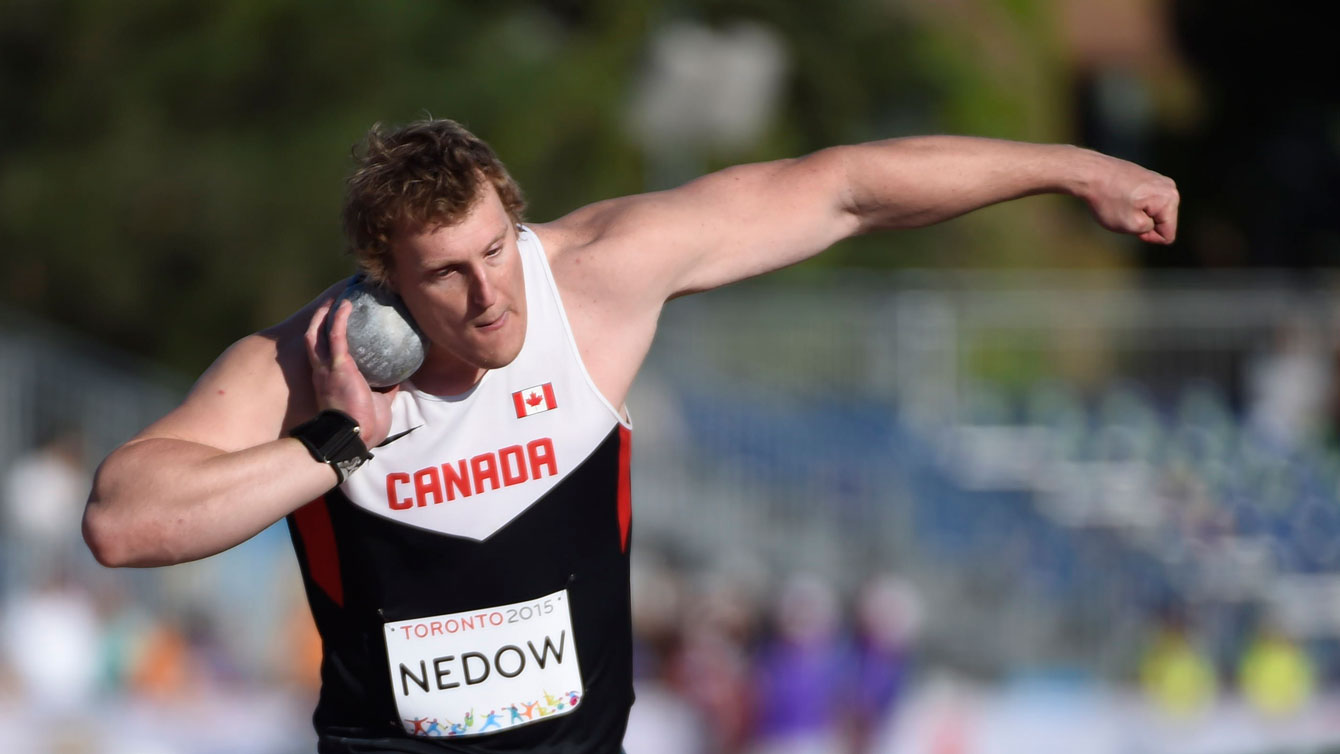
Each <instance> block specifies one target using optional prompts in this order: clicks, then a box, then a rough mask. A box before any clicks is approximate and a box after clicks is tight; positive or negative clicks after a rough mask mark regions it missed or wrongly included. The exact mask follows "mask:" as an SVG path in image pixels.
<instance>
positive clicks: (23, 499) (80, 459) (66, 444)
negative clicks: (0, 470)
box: [3, 430, 92, 589]
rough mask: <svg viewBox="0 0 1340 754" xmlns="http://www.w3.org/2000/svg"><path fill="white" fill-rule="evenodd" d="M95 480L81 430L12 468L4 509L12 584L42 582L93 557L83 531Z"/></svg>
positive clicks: (49, 442) (60, 435)
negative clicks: (81, 521) (82, 520)
mask: <svg viewBox="0 0 1340 754" xmlns="http://www.w3.org/2000/svg"><path fill="white" fill-rule="evenodd" d="M91 484H92V479H91V478H90V476H89V474H88V472H87V471H86V470H85V467H84V453H83V435H82V434H81V433H80V432H78V431H75V430H65V431H61V432H57V433H53V434H52V435H51V436H50V437H48V438H46V439H45V440H43V441H41V442H40V443H39V444H38V446H37V447H36V448H34V449H33V450H32V451H30V452H29V453H27V454H25V455H22V456H20V457H19V458H18V459H17V460H16V461H15V462H14V464H13V465H12V466H10V468H9V472H8V474H7V475H6V477H5V480H4V510H3V514H4V533H5V540H6V541H5V546H4V552H5V555H6V557H5V561H6V565H7V566H8V569H7V570H8V572H9V581H8V584H7V586H9V587H10V588H11V589H12V588H16V587H22V586H25V585H33V584H38V583H42V582H44V581H46V580H47V579H48V578H49V576H50V575H51V574H54V573H62V574H67V575H68V574H70V573H71V569H73V568H74V567H75V566H76V564H77V563H82V562H86V561H87V562H91V561H92V556H90V555H88V553H87V550H86V549H85V548H84V543H83V539H82V538H81V536H80V531H79V519H80V517H81V516H82V515H83V510H84V502H85V501H86V500H87V499H88V491H89V487H90V485H91Z"/></svg>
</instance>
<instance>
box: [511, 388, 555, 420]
mask: <svg viewBox="0 0 1340 754" xmlns="http://www.w3.org/2000/svg"><path fill="white" fill-rule="evenodd" d="M512 403H513V404H515V405H516V418H518V419H524V418H526V417H527V416H534V415H535V414H542V413H544V412H545V411H552V410H554V409H556V408H558V401H555V400H554V383H552V382H546V383H544V384H543V385H536V386H535V387H528V388H526V389H525V390H518V391H516V392H515V393H512Z"/></svg>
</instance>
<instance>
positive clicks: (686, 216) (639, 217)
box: [552, 150, 859, 307]
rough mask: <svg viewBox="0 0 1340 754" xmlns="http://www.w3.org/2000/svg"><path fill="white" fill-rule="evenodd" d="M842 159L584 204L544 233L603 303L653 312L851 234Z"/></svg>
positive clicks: (812, 160) (819, 157) (737, 170)
mask: <svg viewBox="0 0 1340 754" xmlns="http://www.w3.org/2000/svg"><path fill="white" fill-rule="evenodd" d="M842 160H843V157H842V155H841V154H840V153H839V152H837V151H835V150H824V151H821V152H816V153H815V154H812V155H809V156H806V157H802V158H798V159H791V160H778V161H775V162H766V163H757V164H752V165H740V166H737V167H732V168H727V169H725V170H722V171H719V172H716V173H712V174H710V175H707V176H704V177H702V178H699V179H697V180H695V181H692V182H690V183H687V184H685V185H683V186H681V187H679V188H676V189H672V190H669V191H661V192H656V193H650V194H641V195H637V196H631V197H624V198H621V199H614V200H610V201H607V202H601V203H598V204H595V205H591V206H590V207H586V208H583V209H581V210H578V211H577V212H574V213H573V214H571V215H569V216H567V217H565V218H563V219H561V220H559V221H558V222H556V223H553V224H552V226H553V227H554V228H555V229H556V230H558V231H559V232H560V233H562V234H563V235H564V236H565V237H566V238H567V239H569V243H568V244H567V246H566V248H568V249H570V250H571V251H572V253H574V254H577V255H579V256H581V257H582V266H583V267H584V269H585V270H586V275H587V276H588V277H589V279H590V280H591V281H592V282H594V283H595V284H598V285H601V286H603V287H604V288H605V289H606V290H607V291H608V293H609V295H612V296H615V297H620V296H633V297H636V298H637V299H638V300H636V301H634V302H633V303H634V304H635V305H636V304H639V303H643V304H651V305H654V306H657V307H659V305H660V304H661V303H664V302H665V301H666V300H668V299H670V298H674V297H675V296H679V295H683V294H686V293H693V292H697V291H702V290H708V289H711V288H716V287H719V286H722V285H727V284H729V283H733V282H736V281H738V280H743V279H745V278H749V277H753V276H755V275H760V274H763V273H766V272H770V271H772V270H776V269H779V268H782V267H785V266H787V265H791V264H795V263H796V262H799V261H802V260H804V259H807V258H809V257H811V256H814V255H815V254H817V253H819V252H820V251H823V250H824V249H826V248H827V247H828V246H830V245H832V244H833V243H835V242H836V241H838V240H840V239H842V238H845V237H847V236H850V235H852V234H854V233H856V232H857V231H858V230H859V222H858V221H857V219H856V216H855V215H854V214H852V213H851V212H850V208H849V206H848V201H847V196H846V170H845V167H844V165H843V163H842ZM641 299H648V301H645V302H644V301H641Z"/></svg>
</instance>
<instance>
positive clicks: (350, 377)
mask: <svg viewBox="0 0 1340 754" xmlns="http://www.w3.org/2000/svg"><path fill="white" fill-rule="evenodd" d="M353 310H354V304H353V302H352V301H350V300H348V299H347V298H344V297H338V298H335V299H331V300H330V301H327V302H325V303H323V304H321V306H319V307H318V308H317V310H316V313H315V314H314V315H312V321H311V324H309V325H308V326H307V335H306V343H307V359H308V363H309V364H310V365H311V369H312V388H313V390H314V391H315V395H316V405H317V408H319V409H321V410H323V411H324V410H335V411H341V412H343V413H345V414H347V415H348V416H349V417H350V418H352V419H353V420H354V421H355V422H357V423H358V427H359V438H360V439H361V440H362V441H363V443H364V444H365V445H367V446H368V447H373V446H375V445H376V444H377V443H380V442H381V441H382V440H384V439H386V435H387V432H388V430H389V428H390V426H391V401H392V400H393V399H394V398H395V394H396V391H397V390H398V385H392V386H391V387H390V389H388V390H386V391H376V390H373V389H372V387H371V386H370V385H369V384H368V380H367V377H365V376H364V375H363V373H362V371H361V370H360V369H359V367H358V364H357V362H355V360H354V358H353V356H352V355H351V354H350V353H349V341H348V332H349V317H350V315H352V314H353Z"/></svg>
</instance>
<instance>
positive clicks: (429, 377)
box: [410, 348, 489, 395]
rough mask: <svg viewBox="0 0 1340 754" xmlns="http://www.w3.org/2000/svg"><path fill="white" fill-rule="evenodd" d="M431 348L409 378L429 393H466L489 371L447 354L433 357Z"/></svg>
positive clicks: (417, 386)
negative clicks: (421, 363)
mask: <svg viewBox="0 0 1340 754" xmlns="http://www.w3.org/2000/svg"><path fill="white" fill-rule="evenodd" d="M433 350H434V349H431V348H430V349H429V351H428V358H426V359H425V360H424V362H423V366H421V367H419V371H417V372H415V373H414V376H413V377H412V378H410V379H411V380H412V381H413V382H414V387H416V388H418V389H419V390H422V391H423V392H425V393H428V394H430V395H461V394H463V393H467V392H469V391H470V389H471V388H473V387H474V386H475V385H478V384H479V381H480V380H482V379H484V375H486V374H488V372H489V370H488V369H485V368H484V367H481V366H476V365H474V364H468V363H466V362H464V361H461V360H460V359H457V358H455V357H453V356H451V355H449V354H448V355H443V356H436V358H435V354H434V353H433Z"/></svg>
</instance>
